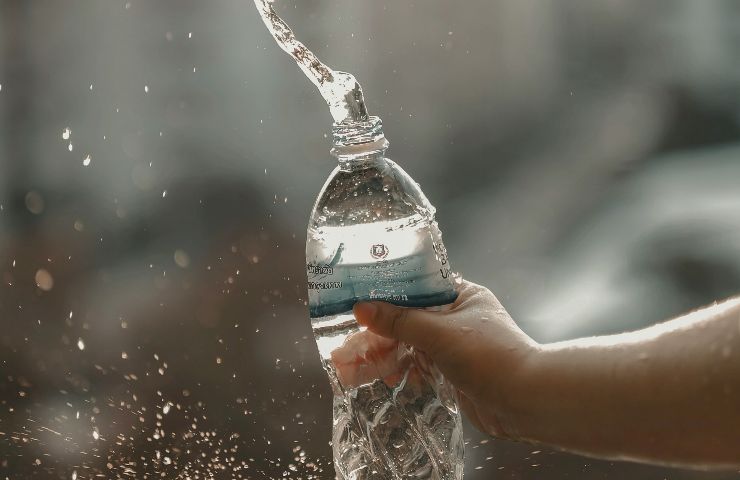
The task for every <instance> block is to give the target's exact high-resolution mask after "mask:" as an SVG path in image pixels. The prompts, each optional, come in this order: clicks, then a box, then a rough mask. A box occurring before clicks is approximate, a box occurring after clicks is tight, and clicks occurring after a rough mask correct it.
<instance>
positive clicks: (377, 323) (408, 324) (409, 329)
mask: <svg viewBox="0 0 740 480" xmlns="http://www.w3.org/2000/svg"><path fill="white" fill-rule="evenodd" d="M353 311H354V314H355V318H356V319H357V322H358V323H359V324H360V325H364V326H366V327H367V328H368V329H369V330H370V331H372V332H373V333H377V334H378V335H381V336H383V337H387V338H394V339H396V340H399V341H401V342H404V343H407V344H409V345H412V346H414V347H416V348H418V349H420V350H423V351H425V352H427V353H429V354H432V355H433V353H434V350H435V349H436V346H437V345H438V344H439V341H440V339H442V338H444V334H445V332H446V330H447V329H448V328H449V327H447V322H446V321H445V320H444V319H443V318H442V317H441V316H440V314H439V313H438V312H428V311H424V310H417V309H412V308H404V307H397V306H395V305H391V304H390V303H385V302H362V303H358V304H356V305H355V306H354V308H353Z"/></svg>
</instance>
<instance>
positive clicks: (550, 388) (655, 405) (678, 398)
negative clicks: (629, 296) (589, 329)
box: [505, 301, 740, 466]
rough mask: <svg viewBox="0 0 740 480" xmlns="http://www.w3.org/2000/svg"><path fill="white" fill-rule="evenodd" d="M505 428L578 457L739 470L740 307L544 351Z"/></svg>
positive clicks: (528, 372) (527, 371)
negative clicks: (586, 456)
mask: <svg viewBox="0 0 740 480" xmlns="http://www.w3.org/2000/svg"><path fill="white" fill-rule="evenodd" d="M522 371H523V374H522V375H521V378H522V381H521V384H520V386H519V387H518V388H516V389H515V390H514V392H513V393H512V398H511V399H510V401H509V402H508V403H509V409H510V415H509V418H508V419H505V420H506V422H507V424H509V425H510V428H511V429H512V430H513V431H512V432H510V433H511V434H512V436H518V437H520V438H523V439H526V440H531V441H536V442H541V443H546V444H550V445H554V446H559V447H561V448H564V449H567V450H572V451H577V452H580V453H585V454H590V455H595V456H600V457H611V458H631V459H636V460H647V461H652V462H658V463H671V464H688V465H694V466H699V465H704V466H718V465H735V466H737V465H740V302H738V301H734V302H727V303H725V304H722V305H717V306H714V307H710V308H708V309H705V310H703V311H700V312H696V313H694V314H691V315H688V316H686V317H682V318H680V319H676V320H674V321H671V322H666V323H664V324H661V325H657V326H655V327H651V328H648V329H645V330H642V331H639V332H633V333H630V334H623V335H616V336H611V337H595V338H590V339H589V338H587V339H580V340H577V341H572V342H564V343H559V344H552V345H546V346H543V347H542V348H541V349H540V350H539V351H538V352H537V353H536V354H534V355H533V356H532V359H531V361H530V362H528V365H526V366H525V367H524V368H523V369H522Z"/></svg>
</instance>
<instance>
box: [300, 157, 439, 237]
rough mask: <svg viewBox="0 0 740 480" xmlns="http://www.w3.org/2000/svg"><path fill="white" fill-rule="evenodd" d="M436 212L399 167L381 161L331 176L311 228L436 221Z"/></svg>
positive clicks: (387, 160) (336, 170) (313, 215)
mask: <svg viewBox="0 0 740 480" xmlns="http://www.w3.org/2000/svg"><path fill="white" fill-rule="evenodd" d="M434 212H435V209H434V207H433V206H432V205H431V204H430V203H429V200H428V199H427V198H426V196H425V195H424V193H423V192H422V191H421V188H420V187H419V184H417V183H416V182H415V181H414V180H413V179H412V178H411V177H410V176H409V175H408V174H407V173H406V172H405V171H404V170H403V169H402V168H401V167H400V166H399V165H398V164H396V163H395V162H393V161H392V160H390V159H388V158H379V159H377V160H375V161H373V162H368V163H365V164H363V165H361V166H357V167H356V168H346V167H344V166H340V167H337V168H335V169H334V171H333V172H332V173H331V174H330V175H329V178H328V179H327V181H326V183H325V184H324V187H323V188H322V190H321V192H320V193H319V196H318V198H317V200H316V203H315V204H314V208H313V212H312V214H311V221H310V226H313V227H318V226H321V225H328V226H332V225H334V226H343V225H349V224H358V223H373V222H379V221H393V220H398V219H402V218H408V217H412V216H417V215H418V216H422V217H425V218H429V219H433V217H434Z"/></svg>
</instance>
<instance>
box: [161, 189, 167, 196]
mask: <svg viewBox="0 0 740 480" xmlns="http://www.w3.org/2000/svg"><path fill="white" fill-rule="evenodd" d="M166 196H167V190H162V198H164V197H166Z"/></svg>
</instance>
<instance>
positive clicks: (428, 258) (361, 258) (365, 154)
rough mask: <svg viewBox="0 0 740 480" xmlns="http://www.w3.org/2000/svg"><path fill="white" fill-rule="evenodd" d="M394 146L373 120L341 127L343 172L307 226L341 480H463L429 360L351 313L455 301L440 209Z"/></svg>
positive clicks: (446, 405)
mask: <svg viewBox="0 0 740 480" xmlns="http://www.w3.org/2000/svg"><path fill="white" fill-rule="evenodd" d="M387 148H388V142H387V141H386V139H385V137H384V135H383V131H382V123H381V121H380V119H379V118H377V117H370V118H369V119H368V120H367V121H360V122H350V123H341V124H335V125H334V130H333V148H332V155H334V156H335V157H337V159H338V160H339V166H338V167H337V168H336V169H334V171H333V172H332V174H331V175H330V176H329V179H328V180H327V182H326V184H325V185H324V188H323V189H322V191H321V193H320V194H319V198H318V199H317V201H316V204H315V205H314V209H313V212H312V214H311V219H310V223H309V226H308V237H307V244H306V260H307V261H306V269H307V273H308V289H309V308H310V314H311V324H312V327H313V332H314V336H315V338H316V343H317V345H318V347H319V353H320V354H321V359H322V364H323V366H324V369H325V370H326V371H327V373H328V374H329V379H330V381H331V384H332V389H333V393H334V403H333V406H334V433H333V442H332V445H333V449H334V464H335V469H336V473H337V477H338V478H340V479H343V480H365V479H377V480H389V479H399V480H400V479H416V478H429V479H439V480H459V479H461V478H462V469H463V438H462V424H461V418H460V413H459V410H458V407H457V405H456V403H455V399H454V395H453V392H452V389H451V387H450V385H449V383H447V382H446V381H445V379H444V377H443V376H442V375H441V374H440V373H439V371H438V370H437V369H436V367H435V366H434V365H433V364H431V363H430V362H429V361H427V360H426V358H425V357H424V355H423V353H421V352H414V351H413V349H411V348H410V347H408V346H406V345H403V344H399V343H397V342H394V341H391V340H388V339H385V338H382V337H379V336H377V335H375V334H373V333H371V332H370V331H367V330H365V329H364V328H362V327H359V326H358V324H357V322H356V321H355V318H354V316H353V315H352V306H353V305H354V304H355V303H356V302H357V301H361V300H383V301H387V302H391V303H394V304H396V305H402V306H407V307H427V308H440V307H441V306H443V305H447V304H450V303H452V302H453V301H454V300H455V298H456V296H457V293H456V291H455V281H454V278H453V275H452V273H451V269H450V265H449V262H448V260H447V253H446V250H445V247H444V245H443V243H442V238H441V233H440V231H439V228H438V227H437V222H436V221H435V220H434V213H435V209H434V207H433V206H432V205H431V204H430V203H429V201H428V200H427V198H426V197H425V196H424V194H423V193H422V191H421V189H420V188H419V185H418V184H417V183H416V182H414V181H413V180H412V179H411V177H409V176H408V174H406V172H404V171H403V170H402V169H401V167H399V166H398V165H396V164H395V163H394V162H393V161H391V160H389V159H387V158H385V151H386V149H387Z"/></svg>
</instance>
